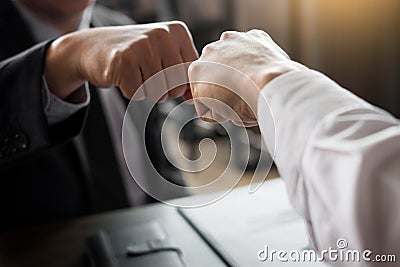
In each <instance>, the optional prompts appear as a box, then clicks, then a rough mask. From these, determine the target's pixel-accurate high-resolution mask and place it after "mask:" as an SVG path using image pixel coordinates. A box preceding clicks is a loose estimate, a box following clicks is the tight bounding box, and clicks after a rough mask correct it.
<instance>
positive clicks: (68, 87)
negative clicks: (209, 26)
mask: <svg viewBox="0 0 400 267" xmlns="http://www.w3.org/2000/svg"><path fill="white" fill-rule="evenodd" d="M197 58H198V55H197V52H196V49H195V47H194V44H193V41H192V37H191V35H190V32H189V30H188V29H187V27H186V25H185V24H184V23H182V22H167V23H152V24H143V25H132V26H122V27H104V28H96V29H88V30H83V31H79V32H74V33H71V34H67V35H65V36H63V37H61V38H59V39H57V40H56V41H54V42H53V43H52V44H51V46H50V47H49V49H48V51H47V56H46V64H45V77H46V80H47V83H48V85H49V88H50V90H52V92H53V93H54V94H55V95H56V96H58V97H60V98H62V99H65V98H66V97H68V96H69V95H70V94H71V93H72V92H74V91H75V90H76V88H79V87H80V86H82V85H83V83H84V82H85V81H89V82H90V83H92V84H94V85H95V86H96V87H99V88H108V87H111V86H112V85H116V86H118V87H119V88H120V89H121V91H122V93H123V95H124V96H125V97H126V98H132V96H133V95H134V93H135V92H136V90H137V89H138V88H139V86H140V85H141V84H142V83H143V82H144V81H146V80H147V79H148V78H150V77H151V76H152V75H154V74H155V73H157V72H159V71H160V70H162V69H165V68H167V67H169V66H172V65H175V64H179V63H183V62H189V61H194V60H196V59H197ZM181 75H185V76H187V72H186V71H185V70H184V69H182V72H181ZM158 85H159V86H158V87H159V88H160V90H163V89H167V88H168V85H167V79H163V80H161V81H159V82H158ZM156 88H157V86H155V88H151V89H150V90H156ZM146 89H147V96H148V97H149V98H150V99H152V100H164V99H165V98H166V97H178V96H182V95H184V94H185V92H186V91H187V89H188V88H187V87H186V86H181V87H178V88H175V89H173V90H171V91H169V92H166V91H165V92H164V97H163V98H161V99H157V97H156V95H157V94H155V93H154V92H150V91H149V89H148V88H146ZM189 92H190V90H189ZM186 96H187V95H186ZM187 97H189V96H187ZM141 98H142V97H141V96H139V97H138V99H141Z"/></svg>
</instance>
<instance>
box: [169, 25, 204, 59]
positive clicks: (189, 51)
mask: <svg viewBox="0 0 400 267" xmlns="http://www.w3.org/2000/svg"><path fill="white" fill-rule="evenodd" d="M169 29H170V31H171V37H172V38H173V40H176V41H177V43H178V44H179V51H180V54H181V56H182V59H183V62H192V61H194V60H196V59H198V58H199V54H198V52H197V49H196V47H195V45H194V42H193V38H192V35H191V34H190V31H189V29H188V28H187V26H186V24H184V23H183V22H172V23H170V24H169Z"/></svg>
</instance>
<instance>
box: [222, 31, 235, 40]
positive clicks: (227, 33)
mask: <svg viewBox="0 0 400 267" xmlns="http://www.w3.org/2000/svg"><path fill="white" fill-rule="evenodd" d="M238 34H239V33H238V32H235V31H225V32H223V33H222V34H221V40H225V39H232V38H233V37H235V36H236V35H238Z"/></svg>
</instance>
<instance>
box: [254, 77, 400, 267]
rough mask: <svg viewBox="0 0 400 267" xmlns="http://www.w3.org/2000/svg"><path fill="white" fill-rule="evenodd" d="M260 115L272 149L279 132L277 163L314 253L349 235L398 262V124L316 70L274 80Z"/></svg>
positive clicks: (359, 245) (351, 244) (358, 245)
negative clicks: (392, 256)
mask: <svg viewBox="0 0 400 267" xmlns="http://www.w3.org/2000/svg"><path fill="white" fill-rule="evenodd" d="M266 103H268V104H269V107H270V110H271V113H272V117H273V118H274V123H275V127H274V125H273V123H272V120H271V116H269V115H268V114H269V109H268V106H267V104H266ZM258 116H259V124H260V128H261V132H262V134H263V137H264V139H265V141H266V143H267V146H268V147H269V150H273V146H274V144H273V142H271V140H273V138H272V136H273V135H274V132H275V147H276V150H275V162H276V165H277V167H278V169H279V172H280V174H281V176H282V178H283V179H284V180H285V183H286V186H287V192H288V195H289V199H290V201H291V203H292V205H293V206H294V207H295V208H296V209H297V210H298V212H299V213H301V214H302V215H303V216H304V217H305V219H306V222H307V224H308V229H309V234H310V238H311V240H312V241H313V244H314V246H315V248H316V249H317V250H319V251H321V250H323V249H328V247H332V248H337V246H336V242H337V240H338V239H339V238H344V239H346V240H347V242H348V249H358V250H360V251H362V250H364V249H370V250H372V251H373V253H374V254H379V253H383V254H397V260H400V257H399V251H400V242H399V241H400V123H399V121H398V120H397V119H396V118H394V117H393V116H391V115H390V114H388V113H387V112H385V111H383V110H381V109H379V108H377V107H374V106H372V105H370V104H368V103H367V102H365V101H363V100H361V99H360V98H358V97H356V96H354V95H353V94H351V93H350V92H349V91H347V90H345V89H343V88H341V87H340V86H339V85H337V84H336V83H335V82H333V81H332V80H330V79H329V78H327V77H326V76H324V75H323V74H321V73H318V72H316V71H312V70H304V71H293V72H289V73H286V74H284V75H281V76H279V77H278V78H276V79H274V80H272V81H271V82H270V83H269V84H268V85H267V86H266V87H265V88H263V90H262V92H261V94H260V97H259V102H258ZM333 264H335V265H346V264H349V263H345V262H336V263H333ZM359 264H360V266H367V265H368V264H370V265H374V262H370V263H366V262H361V263H359ZM375 264H376V263H375ZM392 265H393V263H392ZM352 266H353V265H352ZM368 266H369V265H368ZM379 266H382V265H379Z"/></svg>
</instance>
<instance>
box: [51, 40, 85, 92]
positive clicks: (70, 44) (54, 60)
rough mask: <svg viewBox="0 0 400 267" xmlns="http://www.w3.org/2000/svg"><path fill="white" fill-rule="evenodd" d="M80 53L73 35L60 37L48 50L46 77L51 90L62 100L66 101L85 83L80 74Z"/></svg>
mask: <svg viewBox="0 0 400 267" xmlns="http://www.w3.org/2000/svg"><path fill="white" fill-rule="evenodd" d="M79 53H80V49H79V48H78V47H77V44H76V41H75V40H74V37H73V36H71V35H66V36H63V37H60V38H59V39H57V40H55V41H54V42H53V43H52V44H51V45H50V46H49V48H48V49H47V52H46V59H45V68H44V76H45V78H46V81H47V84H48V87H49V90H50V91H51V92H52V93H53V94H54V95H55V96H57V97H59V98H60V99H66V98H67V97H68V96H69V95H71V94H72V93H73V92H74V91H75V90H76V89H78V88H80V87H81V86H82V85H83V84H84V82H85V79H84V78H83V76H82V75H81V74H80V73H79Z"/></svg>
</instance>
